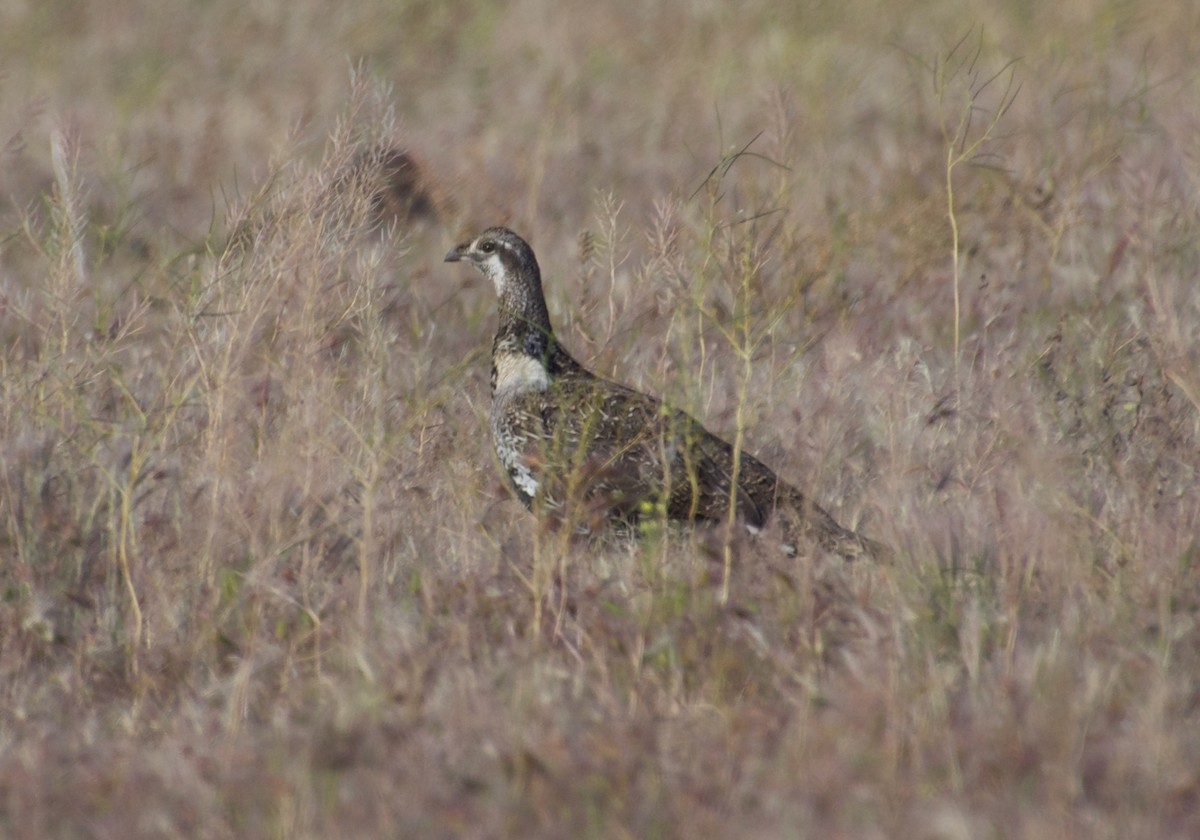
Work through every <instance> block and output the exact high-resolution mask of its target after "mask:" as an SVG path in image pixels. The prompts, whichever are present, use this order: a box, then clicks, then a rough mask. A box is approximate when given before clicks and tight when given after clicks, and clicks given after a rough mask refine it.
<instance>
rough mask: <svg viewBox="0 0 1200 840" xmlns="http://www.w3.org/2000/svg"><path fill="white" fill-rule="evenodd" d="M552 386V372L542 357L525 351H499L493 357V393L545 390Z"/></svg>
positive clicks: (495, 394)
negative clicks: (550, 372)
mask: <svg viewBox="0 0 1200 840" xmlns="http://www.w3.org/2000/svg"><path fill="white" fill-rule="evenodd" d="M549 387H550V374H549V372H547V370H546V365H545V364H544V363H543V362H542V360H541V359H535V358H533V357H532V356H527V355H526V354H524V353H516V352H504V353H497V354H495V356H494V357H493V359H492V393H493V395H494V396H495V397H497V398H499V396H500V395H501V394H511V393H518V394H519V393H528V392H530V391H545V390H546V389H547V388H549Z"/></svg>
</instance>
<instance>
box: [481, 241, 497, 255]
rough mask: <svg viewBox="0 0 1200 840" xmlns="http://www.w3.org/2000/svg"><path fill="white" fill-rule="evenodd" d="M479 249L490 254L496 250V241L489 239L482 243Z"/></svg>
mask: <svg viewBox="0 0 1200 840" xmlns="http://www.w3.org/2000/svg"><path fill="white" fill-rule="evenodd" d="M479 250H480V251H483V253H485V254H490V253H492V252H493V251H495V250H496V243H495V242H493V241H492V240H490V239H489V240H488V241H486V242H482V243H480V245H479Z"/></svg>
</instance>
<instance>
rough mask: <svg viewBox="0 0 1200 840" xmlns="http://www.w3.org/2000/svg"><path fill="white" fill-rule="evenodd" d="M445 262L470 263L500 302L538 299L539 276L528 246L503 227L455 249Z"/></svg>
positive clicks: (485, 232) (447, 255) (487, 231)
mask: <svg viewBox="0 0 1200 840" xmlns="http://www.w3.org/2000/svg"><path fill="white" fill-rule="evenodd" d="M446 262H465V263H470V264H471V265H473V266H475V268H476V269H478V270H479V272H480V273H481V274H483V276H484V277H487V278H488V279H489V280H491V281H492V285H494V286H495V287H496V294H497V295H498V296H499V297H500V299H501V300H509V299H512V298H516V299H518V300H520V299H524V298H526V297H529V296H534V295H536V296H538V297H540V295H541V291H542V278H541V272H540V271H539V270H538V264H537V258H536V257H535V256H534V255H533V249H532V248H530V247H529V243H528V242H526V241H525V240H524V239H522V238H521V237H519V236H517V235H516V234H515V233H513V232H512V231H511V230H509V229H508V228H505V227H492V228H488V229H487V230H485V231H484V232H483V233H481V234H479V235H478V236H476V237H475V238H474V239H471V240H469V241H467V242H463V243H462V244H460V245H455V246H454V247H453V248H451V249H450V253H448V254H446Z"/></svg>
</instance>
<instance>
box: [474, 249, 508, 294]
mask: <svg viewBox="0 0 1200 840" xmlns="http://www.w3.org/2000/svg"><path fill="white" fill-rule="evenodd" d="M479 270H480V271H482V272H483V273H484V275H485V276H486V277H487V278H488V279H490V280H491V281H492V285H493V286H495V287H496V297H500V298H502V297H504V289H505V287H506V286H507V285H508V284H507V283H506V280H507V277H506V276H505V274H506V272H505V271H504V264H503V263H501V262H500V255H499V254H492V255H491V256H490V257H488V258H487V259H486V260H484V261H483V262H481V263H479Z"/></svg>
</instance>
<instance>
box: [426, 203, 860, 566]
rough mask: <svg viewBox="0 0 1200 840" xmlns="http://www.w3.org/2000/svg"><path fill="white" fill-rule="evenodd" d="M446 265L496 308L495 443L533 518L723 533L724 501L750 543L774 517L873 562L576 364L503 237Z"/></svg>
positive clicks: (650, 400) (793, 530)
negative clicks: (706, 524)
mask: <svg viewBox="0 0 1200 840" xmlns="http://www.w3.org/2000/svg"><path fill="white" fill-rule="evenodd" d="M446 261H447V262H458V261H464V262H469V263H471V264H472V265H473V266H474V267H475V268H477V269H478V270H479V271H480V272H481V273H482V274H483V275H484V276H486V277H487V278H489V279H490V280H491V281H492V283H493V285H494V286H495V288H496V294H497V296H498V297H499V299H500V323H499V327H498V329H497V331H496V338H495V341H494V343H493V345H492V383H491V388H492V413H491V433H492V442H493V444H494V445H495V448H496V454H497V456H498V457H499V459H500V462H501V463H502V464H503V466H504V469H505V471H506V472H507V474H508V478H509V480H510V482H511V484H512V487H513V490H514V491H515V492H516V494H517V496H518V497H519V498H520V499H521V501H522V502H524V503H525V505H526V507H528V508H529V509H530V510H532V511H533V512H534V513H536V514H538V515H539V516H562V515H573V516H575V517H578V519H577V523H578V524H581V525H585V526H596V525H601V524H603V522H604V521H605V520H609V521H621V522H632V521H636V520H637V519H639V518H640V517H643V516H661V515H662V514H663V513H665V514H666V516H667V517H668V518H670V519H675V520H685V521H699V520H708V521H713V522H721V521H726V520H727V519H728V517H729V514H730V497H731V495H732V496H733V510H734V514H735V516H736V517H737V519H739V520H740V521H742V522H744V523H745V524H746V526H747V527H748V528H750V529H751V530H752V531H757V530H758V529H760V528H761V527H762V526H763V525H764V524H765V523H766V521H767V518H768V517H769V516H770V515H771V514H772V513H774V512H776V511H779V513H780V514H781V516H782V517H783V524H784V528H785V532H786V533H787V534H788V537H789V539H792V538H794V537H795V536H797V534H805V535H807V536H808V537H810V538H812V539H815V540H816V541H817V542H818V543H819V544H820V545H822V546H823V547H824V548H826V549H829V550H832V551H836V552H838V553H839V554H842V555H844V556H846V557H856V556H860V555H862V554H864V553H866V554H876V555H877V554H879V553H880V551H881V550H882V547H881V546H879V545H878V544H876V543H873V542H872V541H870V540H868V539H866V538H864V537H861V536H859V535H858V534H855V533H854V532H853V531H850V530H848V529H846V528H843V527H842V526H841V525H839V524H838V523H837V522H836V521H834V519H833V517H831V516H830V515H829V514H828V513H826V512H825V511H824V510H822V509H821V508H820V507H819V506H817V505H815V504H813V503H812V502H811V501H809V500H808V499H807V498H806V497H805V496H804V494H803V493H801V492H800V491H799V490H798V489H796V488H795V487H793V486H792V485H790V484H788V483H786V482H784V481H781V480H780V479H779V478H778V477H777V476H776V475H775V473H774V472H773V471H772V470H771V469H770V468H769V467H767V466H766V465H765V464H763V463H762V462H761V461H759V460H758V459H756V458H754V457H753V456H751V455H750V454H748V453H746V452H744V451H743V452H741V453H740V455H739V456H738V463H737V465H736V467H735V464H734V460H735V455H734V448H733V446H731V445H730V444H729V443H727V442H726V441H724V440H722V439H721V438H719V437H717V436H716V435H713V434H712V433H711V432H709V431H708V430H707V429H705V428H704V427H703V426H702V425H701V424H700V422H699V421H698V420H696V419H695V418H693V417H691V416H689V415H688V414H685V413H684V412H682V411H678V410H675V409H671V408H669V407H667V406H665V405H664V404H663V403H662V402H660V401H659V400H657V399H655V398H654V397H651V396H649V395H647V394H643V393H639V392H638V391H634V390H632V389H630V388H626V387H624V386H623V385H618V384H616V383H614V382H609V381H607V380H605V379H601V378H599V377H597V376H595V375H593V374H592V373H590V372H589V371H588V370H587V369H585V368H584V367H583V366H582V365H580V364H579V363H578V362H577V361H575V359H574V358H572V357H571V355H570V354H569V353H568V352H567V351H566V350H564V349H563V347H562V345H560V344H559V343H558V341H557V340H556V339H555V337H554V331H553V329H552V328H551V325H550V316H549V313H548V312H547V310H546V301H545V298H544V296H543V294H542V280H541V271H540V269H539V268H538V264H537V259H536V257H535V256H534V253H533V250H532V249H531V248H530V247H529V245H528V244H527V243H526V242H525V240H523V239H521V237H519V236H517V235H516V234H515V233H513V232H512V231H511V230H508V229H507V228H502V227H494V228H489V229H488V230H485V231H484V232H483V233H481V234H480V235H479V236H477V237H475V239H473V240H471V241H470V242H464V243H463V244H461V245H458V246H456V247H455V248H453V249H452V250H451V251H450V253H448V254H447V255H446ZM735 474H736V475H737V491H736V493H732V488H733V476H734V475H735ZM568 502H570V503H571V505H568V504H567V503H568ZM568 511H569V512H568Z"/></svg>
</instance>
